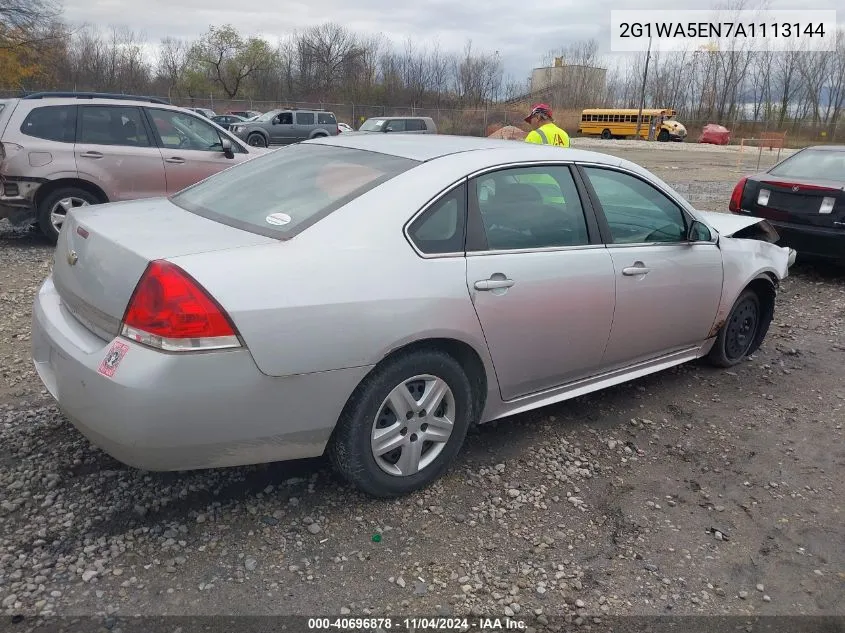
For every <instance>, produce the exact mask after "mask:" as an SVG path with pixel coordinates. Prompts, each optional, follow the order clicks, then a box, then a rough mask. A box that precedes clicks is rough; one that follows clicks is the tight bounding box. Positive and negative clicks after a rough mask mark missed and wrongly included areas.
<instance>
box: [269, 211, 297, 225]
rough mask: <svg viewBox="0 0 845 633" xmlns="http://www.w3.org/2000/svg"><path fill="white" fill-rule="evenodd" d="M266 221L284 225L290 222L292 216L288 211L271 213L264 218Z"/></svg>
mask: <svg viewBox="0 0 845 633" xmlns="http://www.w3.org/2000/svg"><path fill="white" fill-rule="evenodd" d="M264 221H265V222H266V223H267V224H272V225H273V226H284V225H285V224H290V221H291V217H290V216H289V215H288V214H287V213H271V214H270V215H268V216H267V217H266V218H264Z"/></svg>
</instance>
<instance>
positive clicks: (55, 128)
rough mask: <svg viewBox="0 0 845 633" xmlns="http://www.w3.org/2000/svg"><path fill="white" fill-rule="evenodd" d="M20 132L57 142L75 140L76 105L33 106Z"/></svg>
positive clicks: (71, 141) (72, 141)
mask: <svg viewBox="0 0 845 633" xmlns="http://www.w3.org/2000/svg"><path fill="white" fill-rule="evenodd" d="M21 133H23V134H26V135H27V136H34V137H36V138H43V139H44V140H47V141H58V142H59V143H74V142H75V141H76V106H75V105H67V106H43V107H40V108H34V109H33V110H32V112H30V113H29V114H28V115H27V116H26V119H24V122H23V123H21Z"/></svg>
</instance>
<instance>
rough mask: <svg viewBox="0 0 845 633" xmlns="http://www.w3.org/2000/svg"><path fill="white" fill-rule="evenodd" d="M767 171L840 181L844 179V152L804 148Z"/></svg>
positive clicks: (809, 178) (810, 178)
mask: <svg viewBox="0 0 845 633" xmlns="http://www.w3.org/2000/svg"><path fill="white" fill-rule="evenodd" d="M769 173H770V174H772V175H773V176H786V177H787V178H799V179H800V178H807V179H808V180H834V181H837V182H842V181H843V180H845V152H842V151H835V150H823V149H805V150H803V151H800V152H798V153H797V154H794V155H792V156H790V157H789V158H787V159H786V160H784V161H783V162H782V163H780V164H778V165H775V166H774V167H773V168H772V169H771V170H770V171H769Z"/></svg>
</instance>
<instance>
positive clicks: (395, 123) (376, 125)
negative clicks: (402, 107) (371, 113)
mask: <svg viewBox="0 0 845 633" xmlns="http://www.w3.org/2000/svg"><path fill="white" fill-rule="evenodd" d="M358 131H359V132H397V133H399V134H437V126H436V125H435V124H434V119H432V118H431V117H429V116H377V117H371V118H369V119H367V120H366V121H364V122H363V123H362V124H361V127H360V128H358Z"/></svg>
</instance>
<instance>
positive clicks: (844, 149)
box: [804, 145, 845, 152]
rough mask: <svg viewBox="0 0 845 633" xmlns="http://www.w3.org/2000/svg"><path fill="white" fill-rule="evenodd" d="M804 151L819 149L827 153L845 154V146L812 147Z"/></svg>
mask: <svg viewBox="0 0 845 633" xmlns="http://www.w3.org/2000/svg"><path fill="white" fill-rule="evenodd" d="M804 149H818V150H822V151H826V152H845V145H810V146H809V147H805V148H804Z"/></svg>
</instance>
